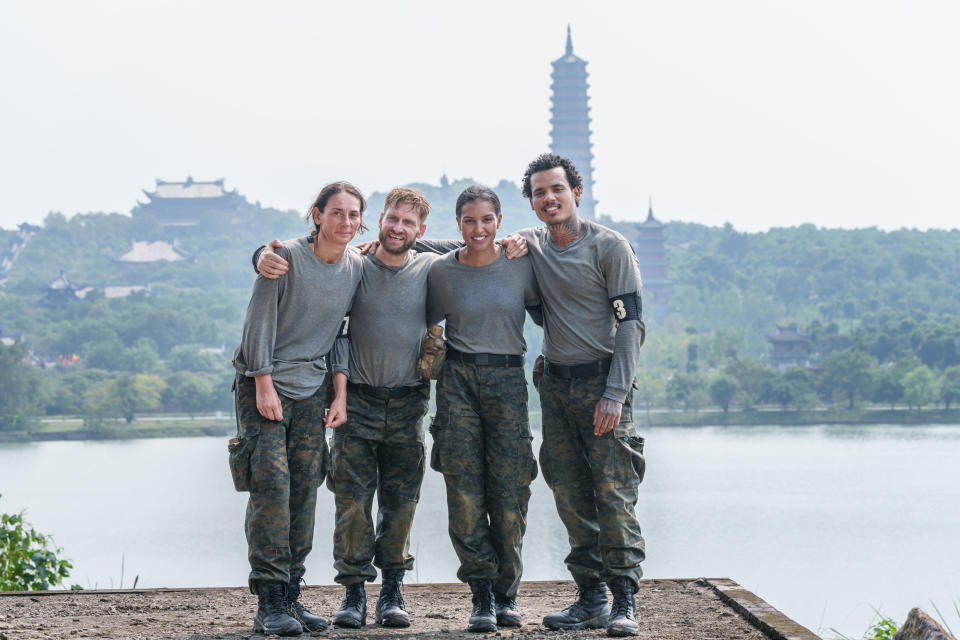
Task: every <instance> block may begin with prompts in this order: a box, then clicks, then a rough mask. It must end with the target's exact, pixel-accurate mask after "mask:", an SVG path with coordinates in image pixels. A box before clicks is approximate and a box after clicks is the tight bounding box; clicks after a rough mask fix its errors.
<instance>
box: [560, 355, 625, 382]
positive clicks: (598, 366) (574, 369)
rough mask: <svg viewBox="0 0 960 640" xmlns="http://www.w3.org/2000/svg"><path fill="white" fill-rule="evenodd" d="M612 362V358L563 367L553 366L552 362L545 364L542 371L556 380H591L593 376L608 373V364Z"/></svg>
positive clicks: (563, 365) (562, 365)
mask: <svg viewBox="0 0 960 640" xmlns="http://www.w3.org/2000/svg"><path fill="white" fill-rule="evenodd" d="M612 361H613V358H607V359H606V360H595V361H593V362H587V363H585V364H574V365H569V366H568V365H565V364H554V363H553V362H547V363H546V366H545V367H544V370H545V371H546V373H547V375H550V376H554V377H556V378H566V379H568V380H569V379H570V378H592V377H594V376H602V375H604V374H606V373H609V372H610V363H611V362H612Z"/></svg>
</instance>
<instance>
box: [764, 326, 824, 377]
mask: <svg viewBox="0 0 960 640" xmlns="http://www.w3.org/2000/svg"><path fill="white" fill-rule="evenodd" d="M767 342H769V343H770V364H771V365H772V366H774V367H776V368H777V369H780V370H781V371H783V370H784V369H789V368H791V367H805V368H809V367H810V366H811V362H810V353H811V351H812V350H813V343H812V342H811V340H810V336H809V335H807V334H805V333H800V332H799V331H798V330H797V327H796V326H790V327H777V332H776V333H775V334H774V335H772V336H767Z"/></svg>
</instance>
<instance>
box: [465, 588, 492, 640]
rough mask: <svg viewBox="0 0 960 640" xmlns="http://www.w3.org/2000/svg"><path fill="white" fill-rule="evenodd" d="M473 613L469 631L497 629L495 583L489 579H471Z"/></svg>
mask: <svg viewBox="0 0 960 640" xmlns="http://www.w3.org/2000/svg"><path fill="white" fill-rule="evenodd" d="M470 591H472V592H473V613H472V614H471V615H470V622H468V623H467V631H496V630H497V614H496V613H495V612H494V610H493V607H494V605H493V583H491V582H490V581H489V580H471V581H470Z"/></svg>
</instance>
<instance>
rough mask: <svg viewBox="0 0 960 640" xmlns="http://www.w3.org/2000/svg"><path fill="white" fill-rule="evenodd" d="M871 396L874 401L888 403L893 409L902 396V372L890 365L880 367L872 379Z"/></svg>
mask: <svg viewBox="0 0 960 640" xmlns="http://www.w3.org/2000/svg"><path fill="white" fill-rule="evenodd" d="M871 398H872V399H873V401H874V402H883V403H884V404H889V405H890V408H891V409H893V407H894V405H896V404H897V403H898V402H900V400H901V398H903V374H902V373H901V372H900V371H898V370H897V368H896V367H894V366H892V365H884V366H882V367H880V369H879V370H878V372H877V375H876V378H875V380H874V387H873V394H872V395H871Z"/></svg>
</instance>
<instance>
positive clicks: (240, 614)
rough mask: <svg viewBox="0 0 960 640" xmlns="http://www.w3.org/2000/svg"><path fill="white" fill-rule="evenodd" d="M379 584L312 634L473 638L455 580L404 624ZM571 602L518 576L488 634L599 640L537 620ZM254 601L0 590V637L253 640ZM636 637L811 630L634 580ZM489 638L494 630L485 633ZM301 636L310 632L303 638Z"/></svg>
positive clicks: (711, 588) (672, 585)
mask: <svg viewBox="0 0 960 640" xmlns="http://www.w3.org/2000/svg"><path fill="white" fill-rule="evenodd" d="M378 593H379V586H378V585H376V584H369V585H367V597H368V612H369V613H368V618H367V626H365V627H363V628H362V629H359V630H357V631H352V630H347V629H332V628H331V629H328V630H326V631H323V632H320V633H316V634H313V635H314V636H317V637H321V638H331V639H334V638H335V639H343V640H346V639H350V638H367V637H372V638H390V640H393V639H395V638H397V639H399V638H439V639H441V640H448V639H457V640H467V639H472V640H476V639H477V637H478V635H481V634H471V633H467V632H466V631H464V628H465V626H466V622H467V618H469V616H470V609H471V601H470V590H469V589H468V588H467V586H466V585H463V584H459V583H457V584H410V585H405V586H404V597H405V599H406V601H407V609H408V611H409V612H410V615H411V621H412V626H411V627H410V628H408V629H387V628H383V627H377V626H376V625H374V624H373V607H374V603H375V602H376V597H377V594H378ZM342 597H343V589H342V587H339V586H322V587H305V588H304V589H303V597H302V601H303V602H304V603H305V604H306V605H307V607H308V608H309V609H311V610H312V611H313V612H314V613H318V614H320V615H323V616H324V617H326V618H328V619H329V618H330V617H331V616H332V615H333V613H334V612H335V611H336V610H337V608H338V607H339V605H340V600H341V598H342ZM575 598H576V585H574V584H573V583H572V582H569V581H553V582H524V583H523V584H522V585H521V591H520V595H519V597H518V598H517V604H518V606H519V608H520V611H521V612H522V614H523V616H524V624H523V626H522V627H520V628H518V629H508V628H503V629H500V630H498V631H497V632H496V634H495V635H496V636H497V637H516V638H558V637H563V638H568V637H571V638H605V637H606V635H605V632H604V630H602V629H599V630H590V631H571V632H557V631H550V630H548V629H546V628H545V627H544V626H543V625H542V624H541V621H542V619H543V616H544V615H546V614H547V613H550V612H553V611H558V610H560V609H563V608H564V607H566V606H568V605H569V604H570V603H571V602H573V600H574V599H575ZM255 609H256V598H255V597H254V596H253V595H251V594H250V592H249V591H248V590H247V589H246V588H245V587H229V588H202V589H200V588H198V589H183V588H169V589H167V588H161V589H122V590H121V589H112V590H97V591H40V592H16V593H13V592H8V593H0V640H12V639H14V638H16V639H17V640H21V639H29V640H48V639H52V638H146V639H151V640H155V639H161V638H190V639H191V640H214V639H218V640H241V639H250V638H263V636H262V635H259V634H254V633H253V631H252V622H251V621H252V618H253V613H254V610H255ZM637 614H638V615H637V622H638V625H639V627H640V636H639V637H640V638H649V639H651V640H652V639H653V638H656V639H658V640H690V639H700V638H702V639H704V640H707V639H709V640H721V639H723V640H764V639H765V638H772V639H774V640H782V639H787V638H789V639H794V638H796V639H798V640H810V639H816V638H817V636H815V635H814V634H812V633H810V632H809V631H808V630H807V629H804V628H803V627H801V626H800V625H798V624H797V623H796V622H794V621H793V620H790V619H789V618H787V617H786V616H784V615H783V614H782V613H780V612H779V611H777V610H776V609H774V608H773V607H772V606H770V605H769V604H767V603H766V602H764V601H763V600H762V599H760V598H759V597H757V596H756V595H754V594H752V593H751V592H749V591H747V590H746V589H744V588H742V587H741V586H740V585H738V584H737V583H736V582H734V581H732V580H730V579H727V578H710V579H704V578H699V579H693V578H685V579H672V580H643V581H641V583H640V588H639V591H638V593H637ZM488 635H494V634H488ZM302 637H303V638H308V637H310V636H308V635H306V634H304V635H303V636H302Z"/></svg>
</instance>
